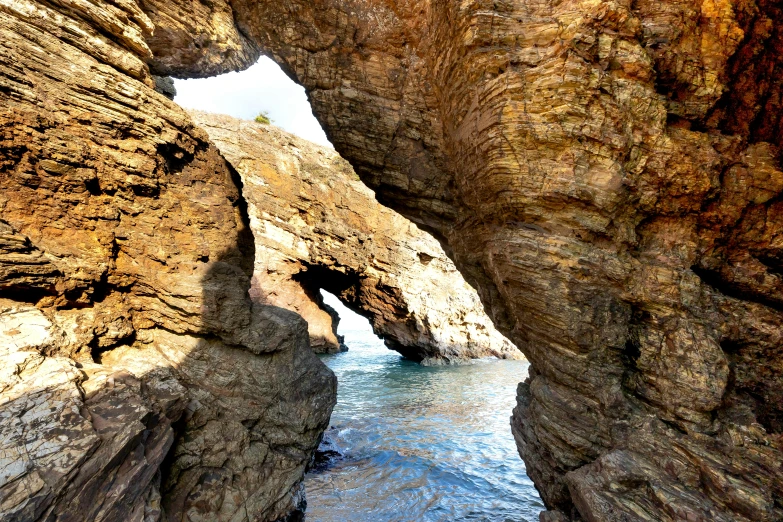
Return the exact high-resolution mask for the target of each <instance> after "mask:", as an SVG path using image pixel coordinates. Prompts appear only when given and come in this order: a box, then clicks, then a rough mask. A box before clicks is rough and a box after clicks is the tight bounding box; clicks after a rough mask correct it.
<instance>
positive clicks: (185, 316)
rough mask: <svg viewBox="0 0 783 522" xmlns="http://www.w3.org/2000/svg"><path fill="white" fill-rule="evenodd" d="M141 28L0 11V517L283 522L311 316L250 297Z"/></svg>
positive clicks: (231, 207) (87, 8)
mask: <svg viewBox="0 0 783 522" xmlns="http://www.w3.org/2000/svg"><path fill="white" fill-rule="evenodd" d="M152 31H153V26H152V24H151V23H150V20H149V18H148V17H147V15H145V14H144V13H143V12H142V10H141V9H140V8H139V6H138V5H137V3H136V2H135V1H128V0H120V1H112V2H83V1H77V0H58V1H57V2H37V1H29V0H19V1H16V0H15V1H11V2H2V3H0V93H1V94H0V151H1V152H0V217H1V218H2V222H0V297H8V298H11V299H13V301H5V300H4V301H3V304H2V306H0V330H1V331H0V358H2V359H3V363H2V365H0V366H2V368H4V370H3V372H2V375H0V420H1V422H0V447H1V448H2V449H0V455H2V459H0V470H2V471H0V518H2V519H3V520H18V521H22V520H24V521H27V520H39V519H46V520H73V521H79V520H84V521H88V520H89V521H117V520H144V521H154V520H161V519H162V518H163V517H164V515H165V519H167V520H169V521H173V520H226V521H227V520H236V519H237V517H247V516H252V517H254V519H257V520H275V519H278V518H281V517H284V516H287V515H288V514H290V513H292V512H293V511H295V510H297V509H299V508H300V507H301V504H302V501H303V496H302V486H301V480H302V476H303V471H304V467H305V466H306V464H307V463H308V462H309V460H310V457H311V455H312V453H313V451H314V449H315V447H316V446H317V444H318V441H319V438H320V435H321V432H322V431H323V429H324V428H325V427H326V425H327V422H328V419H329V414H330V412H331V408H332V406H333V405H334V401H335V394H336V389H335V388H336V382H335V379H334V375H333V374H332V373H331V372H330V371H329V370H328V369H327V368H326V367H325V366H324V365H323V364H322V363H321V362H320V361H319V360H318V359H317V358H316V357H315V355H313V353H312V352H311V351H310V350H309V348H308V336H307V330H306V324H305V322H304V321H303V320H302V319H301V318H300V317H297V316H296V315H295V314H292V313H290V312H285V311H281V310H277V309H275V308H273V307H269V306H262V305H259V304H254V303H253V302H252V301H251V300H250V298H249V295H248V290H249V288H250V279H251V276H252V271H253V259H254V246H253V241H252V234H251V232H250V229H249V228H248V223H249V216H248V214H247V209H246V204H245V202H244V200H243V199H242V196H241V193H240V191H239V188H238V179H235V178H234V177H233V174H232V171H231V169H230V167H229V166H228V165H227V164H226V162H225V160H223V158H222V157H221V156H220V155H219V153H218V151H217V150H216V149H215V148H214V146H212V145H210V143H209V141H208V137H207V136H206V134H204V132H203V131H201V130H200V129H198V128H197V127H195V126H194V125H193V124H192V123H191V122H190V119H189V117H188V115H187V114H186V113H185V112H184V111H183V110H182V109H180V108H179V107H178V106H177V105H176V104H174V103H173V102H171V101H170V100H168V99H167V98H166V97H165V96H164V95H162V94H159V93H157V92H156V91H155V90H154V88H155V81H154V79H153V77H152V75H151V74H150V71H149V68H148V65H147V62H148V61H149V60H150V59H151V56H152V55H151V52H150V50H149V48H148V47H147V43H146V39H147V38H150V37H151V35H152ZM159 34H160V33H159ZM31 304H35V307H33V306H31ZM248 514H250V515H248Z"/></svg>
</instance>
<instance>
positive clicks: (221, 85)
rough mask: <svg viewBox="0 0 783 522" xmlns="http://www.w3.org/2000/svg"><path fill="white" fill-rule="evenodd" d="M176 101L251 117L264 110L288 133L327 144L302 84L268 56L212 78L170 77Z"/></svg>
mask: <svg viewBox="0 0 783 522" xmlns="http://www.w3.org/2000/svg"><path fill="white" fill-rule="evenodd" d="M174 85H175V86H176V87H177V96H176V98H174V101H176V102H177V103H178V104H180V105H181V106H183V107H186V108H188V109H197V110H201V111H206V112H216V113H220V114H228V115H229V116H234V117H235V118H242V119H245V120H252V119H253V118H255V117H256V116H257V115H258V114H259V113H260V112H262V111H267V112H268V113H269V117H270V118H272V120H274V124H275V125H277V126H278V127H281V128H283V129H285V130H287V131H288V132H290V133H292V134H296V135H297V136H300V137H302V138H304V139H306V140H310V141H314V142H315V143H318V144H320V145H326V146H328V147H331V144H330V143H329V140H327V139H326V135H325V134H324V131H323V130H322V129H321V126H320V125H319V123H318V120H316V119H315V116H313V113H312V110H311V109H310V103H309V102H308V101H307V95H306V94H305V90H304V87H302V86H300V85H297V84H296V83H294V82H293V81H292V80H291V79H290V78H289V77H288V76H286V74H285V73H284V72H283V71H282V70H281V69H280V67H278V65H277V64H276V63H275V62H273V61H272V60H270V59H269V58H267V57H265V56H262V57H261V59H260V60H259V61H258V63H256V64H255V65H253V66H252V67H250V68H249V69H247V70H245V71H242V72H238V73H228V74H223V75H220V76H215V77H212V78H204V79H192V80H177V79H175V80H174Z"/></svg>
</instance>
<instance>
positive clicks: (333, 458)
mask: <svg viewBox="0 0 783 522" xmlns="http://www.w3.org/2000/svg"><path fill="white" fill-rule="evenodd" d="M328 297H331V296H328ZM327 302H329V304H331V305H332V306H335V307H338V304H337V303H334V302H333V301H332V300H331V299H327ZM339 308H340V309H339V310H338V311H339V312H340V315H341V317H343V318H344V319H345V318H346V316H347V315H349V314H350V312H348V311H347V310H346V309H344V308H343V307H339ZM345 322H346V321H345V320H344V321H343V323H345ZM343 323H341V324H343ZM346 326H347V328H345V329H342V328H341V329H340V333H341V334H343V335H345V341H346V344H347V346H348V347H349V349H350V350H349V351H348V352H346V353H342V354H337V355H325V356H322V360H323V361H324V363H326V364H327V366H329V367H330V368H331V369H332V370H333V371H334V372H335V374H336V375H337V378H338V382H339V384H338V398H337V406H336V408H335V410H334V413H333V414H332V419H331V428H330V429H329V430H328V431H327V432H326V435H325V438H324V444H322V449H325V450H328V451H329V452H330V453H329V454H328V455H329V458H326V459H323V460H322V461H321V462H319V464H318V466H317V467H316V468H315V469H314V470H312V471H311V472H309V473H308V474H307V476H306V477H305V489H306V495H307V514H306V517H307V518H306V519H307V521H308V522H353V521H355V522H410V521H427V522H440V521H443V522H446V521H448V522H452V521H468V520H471V521H491V522H496V521H497V522H506V521H509V522H510V521H514V522H519V521H529V522H533V521H537V520H538V514H539V513H540V512H541V511H542V510H543V509H544V506H543V503H542V502H541V500H540V498H539V496H538V493H537V492H536V490H535V488H534V487H533V483H532V481H531V480H530V479H529V478H528V477H527V475H526V474H525V466H524V463H523V462H522V460H521V459H520V458H519V455H518V454H517V450H516V446H515V444H514V440H513V437H512V435H511V429H510V427H509V417H510V415H511V410H512V408H513V407H514V402H515V396H516V393H515V392H516V386H517V383H519V382H520V381H521V380H524V378H525V377H526V375H527V363H525V362H522V361H496V360H481V361H477V362H475V363H473V364H469V365H465V366H449V367H422V366H420V365H418V364H416V363H413V362H410V361H406V360H404V359H402V358H401V357H400V356H399V355H398V354H397V353H396V352H393V351H391V350H389V349H387V348H386V347H385V346H384V344H383V341H381V340H380V339H378V338H377V337H375V336H374V335H373V334H372V331H370V330H369V325H366V326H363V325H362V324H361V321H357V320H356V319H355V318H351V319H350V320H349V321H347V324H346ZM331 452H333V453H331Z"/></svg>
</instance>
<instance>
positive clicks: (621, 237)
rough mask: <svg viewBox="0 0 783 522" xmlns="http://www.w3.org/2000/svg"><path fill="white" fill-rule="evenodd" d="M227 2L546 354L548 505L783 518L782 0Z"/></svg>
mask: <svg viewBox="0 0 783 522" xmlns="http://www.w3.org/2000/svg"><path fill="white" fill-rule="evenodd" d="M155 3H158V2H155ZM210 5H211V9H212V11H213V12H222V10H225V9H226V8H228V7H227V6H229V4H228V3H227V2H213V3H211V4H210ZM230 8H232V9H233V20H234V21H233V22H231V23H233V24H235V25H234V28H235V29H231V30H237V31H240V32H241V34H242V35H243V38H245V40H243V42H242V46H245V47H247V46H250V47H255V46H257V47H260V48H262V49H264V51H265V52H266V53H268V54H269V55H271V56H272V57H273V58H274V59H275V60H276V61H277V62H278V63H280V64H281V65H282V66H283V68H284V69H285V70H286V71H287V72H288V73H289V74H290V75H291V76H293V77H294V78H296V79H298V80H299V81H300V82H301V83H302V84H303V85H304V86H305V88H306V89H307V90H308V94H309V96H310V99H311V101H312V103H313V109H314V112H315V114H316V116H317V117H318V118H319V120H320V121H321V122H322V123H323V124H324V126H325V128H326V132H327V135H328V136H329V138H330V141H331V142H332V143H334V145H335V147H336V149H337V150H338V151H339V152H340V153H341V154H342V155H343V156H344V157H346V158H347V159H348V160H350V161H351V163H352V164H353V165H354V167H355V168H356V171H357V173H358V174H359V176H360V177H361V178H362V180H364V181H365V182H366V183H368V184H369V185H370V186H371V187H372V188H373V189H375V191H376V195H377V197H378V199H379V201H381V202H382V203H385V204H389V205H391V206H393V207H394V208H396V209H398V210H400V211H401V212H402V213H403V214H405V215H406V216H408V217H410V218H411V219H413V220H414V221H416V222H417V223H420V224H422V225H423V226H425V227H426V229H427V230H429V231H432V232H434V233H436V234H437V235H438V236H439V237H440V238H441V240H442V241H443V242H444V243H445V244H447V245H448V249H447V252H448V253H449V255H450V256H451V257H452V258H453V259H454V260H455V263H456V265H457V266H458V267H459V269H460V270H461V271H462V273H463V274H464V275H465V276H466V278H467V279H468V280H469V281H471V283H473V284H475V285H476V286H477V287H478V290H479V293H480V295H481V298H482V300H483V302H484V304H485V306H486V308H487V310H488V311H489V312H490V315H491V316H492V317H493V319H494V321H495V324H496V325H497V326H498V327H499V329H500V330H501V331H502V332H504V333H505V334H506V335H508V336H509V338H510V339H512V340H513V341H514V342H515V343H516V344H517V345H518V346H519V347H520V348H521V349H522V351H523V352H524V353H525V354H526V355H527V357H528V358H529V360H530V361H531V365H532V368H533V370H532V371H531V375H530V378H529V380H528V381H527V382H526V383H525V384H523V385H522V386H521V387H520V392H519V397H518V400H519V406H518V407H517V409H516V410H515V413H514V418H513V421H512V426H513V431H514V434H515V437H516V439H517V443H518V447H519V450H520V453H521V455H522V456H523V458H524V459H525V461H526V463H527V469H528V472H529V473H530V475H531V477H532V478H533V479H534V481H535V482H536V484H537V486H538V488H539V490H540V491H541V493H542V496H543V498H544V500H545V502H546V503H547V506H548V507H550V508H551V509H552V512H551V513H549V514H547V515H545V516H544V518H545V519H546V520H554V519H562V518H567V519H573V520H577V519H580V518H582V519H587V520H628V519H634V520H636V519H641V520H682V519H690V520H720V519H729V520H738V521H742V520H779V519H782V518H783V504H781V502H783V501H782V500H781V499H783V471H781V466H780V463H781V458H782V455H783V440H781V438H782V437H783V431H782V428H781V419H782V418H783V384H781V382H783V381H782V380H781V375H783V351H782V350H781V346H783V339H782V331H783V328H782V326H783V325H782V323H783V319H782V318H781V313H780V312H781V306H782V305H783V276H781V273H782V272H783V262H782V261H781V260H783V253H782V252H783V250H781V249H782V248H783V242H781V237H783V236H782V234H783V198H781V194H782V193H783V174H782V173H781V152H780V147H781V146H783V132H781V121H782V120H781V118H782V115H783V112H782V111H781V105H782V104H783V101H782V100H783V84H781V82H780V81H779V78H780V76H781V72H782V71H783V59H782V58H781V56H783V26H782V25H781V24H780V23H779V21H780V20H781V19H783V10H781V7H780V5H779V2H773V1H768V0H737V1H735V2H729V1H724V0H718V1H710V2H696V1H691V0H685V1H683V0H664V1H646V0H645V1H641V2H628V1H620V2H584V1H579V0H573V1H564V2H552V1H543V2H529V1H523V0H507V1H494V2H488V1H482V0H476V1H471V2H456V1H452V2H428V1H424V2H412V1H405V2H396V1H395V2H391V1H384V0H379V1H377V2H359V1H347V2H344V1H327V2H320V3H312V2H304V1H301V0H288V1H284V2H255V1H250V0H232V2H231V3H230ZM153 21H154V22H155V23H161V24H164V25H166V30H167V31H169V32H171V33H175V34H178V33H187V31H188V28H189V27H191V26H192V25H193V24H196V25H198V24H197V23H196V22H194V21H193V20H192V19H189V20H187V21H180V20H174V21H172V20H161V21H160V22H159V21H158V20H157V19H155V18H154V17H153ZM229 25H231V24H229ZM223 33H230V30H229V29H226V30H224V31H223ZM248 42H249V43H248ZM236 48H237V52H239V50H241V49H242V48H243V47H241V46H239V45H237V47H236ZM152 50H153V54H155V56H156V57H157V58H156V60H159V61H160V62H161V63H166V64H168V66H169V68H170V69H171V70H176V74H179V75H183V76H187V75H191V74H198V72H197V71H198V70H199V68H200V67H201V66H200V63H199V60H201V58H197V59H194V60H192V61H177V60H176V57H177V56H180V55H182V54H183V53H184V52H183V51H182V50H177V51H173V50H168V49H165V48H162V47H155V46H153V48H152ZM189 56H193V55H192V54H191V55H189ZM245 56H248V60H249V59H250V56H249V55H245ZM210 60H211V61H208V63H214V58H210ZM245 64H246V62H245ZM230 65H231V66H235V64H234V63H232V64H230Z"/></svg>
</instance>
